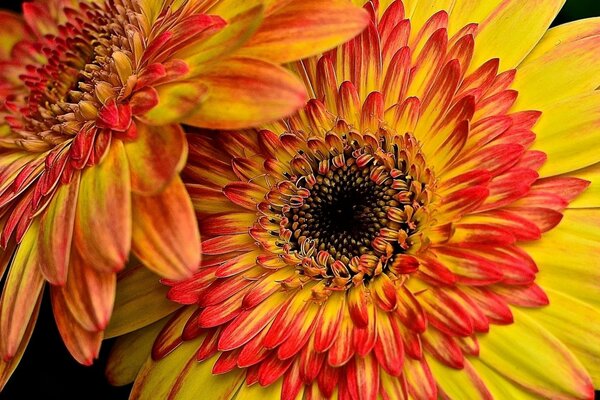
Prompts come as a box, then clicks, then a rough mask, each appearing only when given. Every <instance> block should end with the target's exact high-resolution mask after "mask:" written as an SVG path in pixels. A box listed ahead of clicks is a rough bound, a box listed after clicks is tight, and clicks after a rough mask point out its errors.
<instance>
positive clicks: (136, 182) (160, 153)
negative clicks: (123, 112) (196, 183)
mask: <svg viewBox="0 0 600 400" xmlns="http://www.w3.org/2000/svg"><path fill="white" fill-rule="evenodd" d="M137 132H138V137H137V139H136V140H134V141H133V142H129V143H127V144H125V151H126V152H127V159H128V161H129V170H130V173H131V190H133V191H134V192H135V193H138V194H143V195H150V194H156V193H159V192H161V191H163V190H164V188H165V187H166V186H167V184H168V183H169V182H170V181H171V180H172V179H173V177H174V176H175V175H176V174H177V173H178V172H179V171H181V169H182V168H183V164H184V163H185V159H186V158H187V144H186V140H185V132H184V131H183V129H182V128H181V127H180V126H179V125H166V126H161V127H157V126H151V125H146V124H144V123H138V124H137Z"/></svg>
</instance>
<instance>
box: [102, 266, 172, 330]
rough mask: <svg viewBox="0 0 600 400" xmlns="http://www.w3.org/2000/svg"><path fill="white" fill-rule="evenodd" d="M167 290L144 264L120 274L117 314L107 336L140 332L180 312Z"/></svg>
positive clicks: (116, 299) (113, 317) (114, 312)
mask: <svg viewBox="0 0 600 400" xmlns="http://www.w3.org/2000/svg"><path fill="white" fill-rule="evenodd" d="M168 291H169V287H168V286H166V285H163V284H162V283H160V277H159V276H157V275H155V274H154V273H152V272H150V271H149V270H148V269H147V268H145V267H144V266H142V265H137V266H134V267H130V268H129V269H127V270H126V271H124V272H122V273H121V274H119V280H118V281H117V295H116V298H115V305H114V311H113V314H112V317H111V320H110V323H109V325H108V327H107V328H106V331H105V337H106V338H111V337H115V336H121V335H124V334H126V333H128V332H132V331H135V330H137V329H141V328H143V327H144V326H147V325H150V324H152V323H153V322H156V321H158V320H159V319H161V318H164V317H165V316H167V315H169V314H171V313H172V312H174V311H175V310H177V309H178V308H179V307H180V305H179V304H177V303H175V302H173V301H170V300H167V292H168ZM140 310H143V311H142V312H141V311H140Z"/></svg>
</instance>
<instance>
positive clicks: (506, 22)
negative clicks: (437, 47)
mask: <svg viewBox="0 0 600 400" xmlns="http://www.w3.org/2000/svg"><path fill="white" fill-rule="evenodd" d="M563 4H564V0H539V1H530V2H527V3H523V2H522V1H520V0H506V1H500V0H492V1H479V0H465V1H459V2H456V4H455V7H454V8H453V10H452V12H451V13H450V26H451V29H454V30H458V29H460V28H462V27H463V26H465V25H466V24H468V23H471V22H475V23H478V24H479V27H478V32H477V38H476V40H475V54H474V55H473V61H472V62H471V69H472V68H473V67H475V68H476V67H479V66H480V65H481V64H483V63H484V62H486V61H487V60H490V59H492V58H495V57H498V58H499V59H500V70H501V71H503V70H506V69H510V68H514V67H516V66H517V65H518V64H519V63H520V62H521V61H522V60H523V59H524V58H525V56H527V54H528V53H529V52H530V51H531V50H532V49H533V47H534V46H535V45H536V43H537V42H538V41H539V40H540V38H541V37H542V36H543V34H544V33H545V32H546V30H547V29H548V26H550V23H551V22H552V21H553V20H554V17H556V15H557V14H558V11H559V10H560V8H561V7H562V5H563Z"/></svg>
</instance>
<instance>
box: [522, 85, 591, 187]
mask: <svg viewBox="0 0 600 400" xmlns="http://www.w3.org/2000/svg"><path fill="white" fill-rule="evenodd" d="M599 127H600V93H598V92H590V93H588V94H585V95H581V96H576V97H570V98H568V99H567V100H564V101H561V102H559V103H555V104H552V105H551V106H548V107H547V108H546V109H545V110H544V113H543V115H542V117H541V118H540V120H539V122H538V124H537V125H536V126H535V131H536V132H537V139H536V141H535V143H534V146H533V147H534V148H535V149H537V150H541V151H543V152H544V153H546V155H547V156H548V161H546V163H545V164H544V165H543V166H542V168H541V169H540V171H539V173H540V176H542V177H545V176H552V175H557V174H561V173H565V172H569V171H574V170H577V169H579V168H583V167H587V166H589V165H592V164H595V163H597V162H599V161H600V153H599V152H598V151H596V145H597V144H598V141H599V140H600V129H599ZM565 137H568V138H569V140H565Z"/></svg>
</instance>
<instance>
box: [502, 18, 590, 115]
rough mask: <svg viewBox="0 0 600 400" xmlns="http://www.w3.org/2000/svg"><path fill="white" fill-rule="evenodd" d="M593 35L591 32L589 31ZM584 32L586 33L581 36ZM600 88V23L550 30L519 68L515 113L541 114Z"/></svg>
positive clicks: (570, 25) (583, 23)
mask: <svg viewBox="0 0 600 400" xmlns="http://www.w3.org/2000/svg"><path fill="white" fill-rule="evenodd" d="M590 30H591V31H592V32H589V31H590ZM582 31H583V32H582ZM599 85H600V20H599V19H596V20H582V21H577V23H574V24H569V25H567V26H566V27H565V28H562V27H558V28H554V29H551V30H550V31H549V32H548V33H547V34H546V35H545V36H544V37H543V38H542V40H541V41H540V43H539V44H538V46H536V48H535V49H534V51H533V52H532V53H531V54H530V55H529V56H528V57H527V58H526V59H525V60H524V61H523V63H521V65H519V68H518V72H517V75H516V77H515V81H514V82H513V84H512V88H513V89H515V90H517V91H518V92H519V96H518V97H517V101H516V103H515V105H514V106H513V108H514V109H515V110H542V111H545V107H546V106H549V105H552V104H553V103H555V102H557V101H560V100H563V99H566V98H569V97H572V96H575V95H580V94H584V93H587V92H590V91H593V90H595V89H596V88H597V87H598V86H599Z"/></svg>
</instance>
